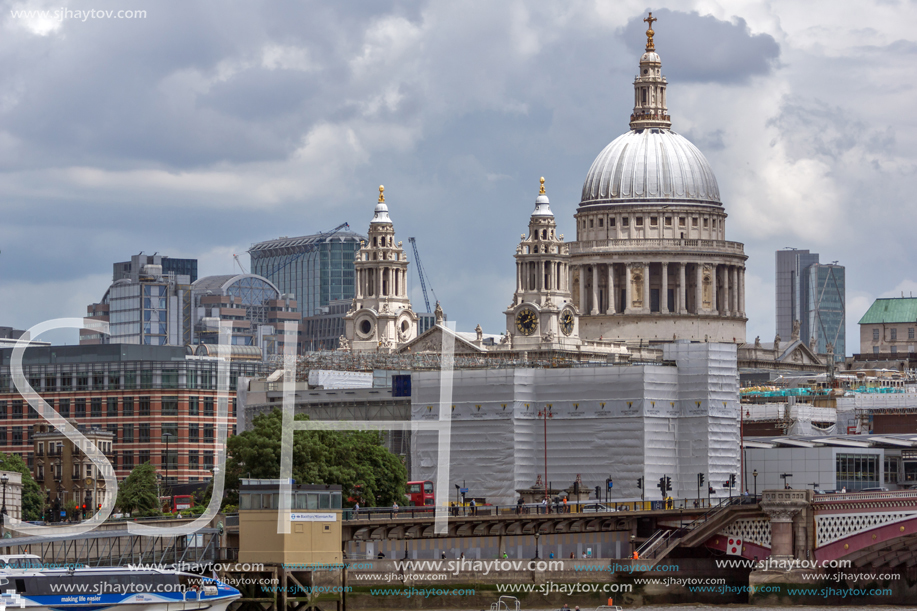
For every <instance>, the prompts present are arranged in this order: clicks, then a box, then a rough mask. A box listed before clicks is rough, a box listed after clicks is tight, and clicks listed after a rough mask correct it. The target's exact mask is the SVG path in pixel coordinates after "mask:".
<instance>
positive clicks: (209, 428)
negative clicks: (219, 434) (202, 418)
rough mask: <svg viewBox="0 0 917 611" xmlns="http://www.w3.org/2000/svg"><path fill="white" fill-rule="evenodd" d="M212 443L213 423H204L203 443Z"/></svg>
mask: <svg viewBox="0 0 917 611" xmlns="http://www.w3.org/2000/svg"><path fill="white" fill-rule="evenodd" d="M208 442H210V443H213V425H212V424H205V425H204V443H208Z"/></svg>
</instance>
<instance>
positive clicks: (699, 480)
mask: <svg viewBox="0 0 917 611" xmlns="http://www.w3.org/2000/svg"><path fill="white" fill-rule="evenodd" d="M703 485H704V474H703V473H698V474H697V487H698V488H700V487H701V486H703Z"/></svg>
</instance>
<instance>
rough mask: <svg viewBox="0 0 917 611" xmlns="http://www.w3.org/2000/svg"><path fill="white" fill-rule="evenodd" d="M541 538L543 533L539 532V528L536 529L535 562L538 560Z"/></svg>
mask: <svg viewBox="0 0 917 611" xmlns="http://www.w3.org/2000/svg"><path fill="white" fill-rule="evenodd" d="M540 536H541V533H540V532H539V531H538V527H537V526H536V527H535V560H538V537H540Z"/></svg>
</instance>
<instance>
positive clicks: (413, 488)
mask: <svg viewBox="0 0 917 611" xmlns="http://www.w3.org/2000/svg"><path fill="white" fill-rule="evenodd" d="M407 496H408V499H409V500H410V503H409V504H410V506H411V507H423V506H425V505H435V504H436V497H435V496H434V495H433V482H431V481H422V482H408V495H407Z"/></svg>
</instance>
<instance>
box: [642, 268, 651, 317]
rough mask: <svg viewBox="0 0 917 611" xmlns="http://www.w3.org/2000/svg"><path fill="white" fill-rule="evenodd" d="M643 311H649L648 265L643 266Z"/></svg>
mask: <svg viewBox="0 0 917 611" xmlns="http://www.w3.org/2000/svg"><path fill="white" fill-rule="evenodd" d="M643 311H644V312H649V311H650V264H649V263H644V264H643Z"/></svg>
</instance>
